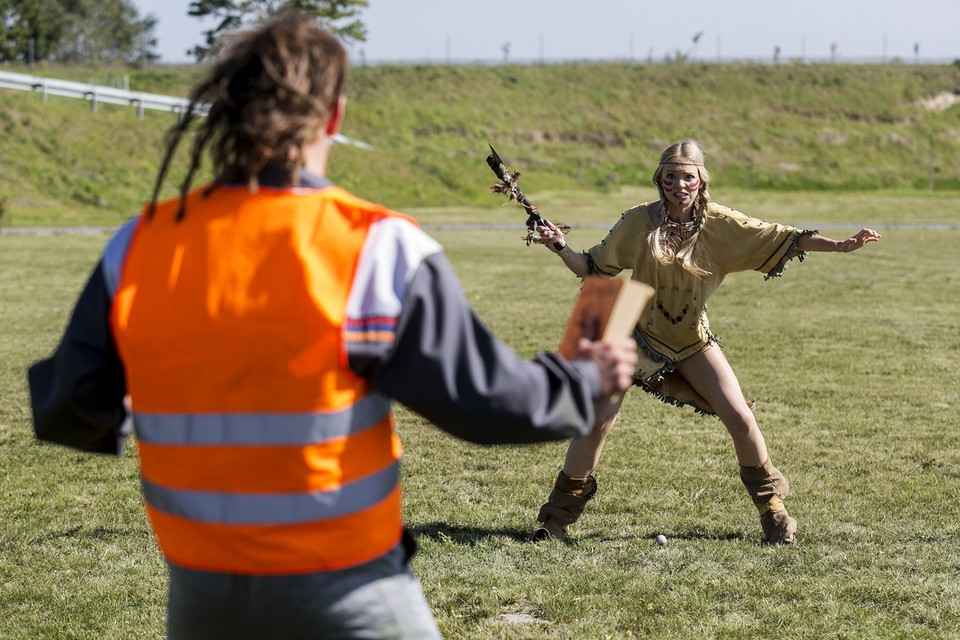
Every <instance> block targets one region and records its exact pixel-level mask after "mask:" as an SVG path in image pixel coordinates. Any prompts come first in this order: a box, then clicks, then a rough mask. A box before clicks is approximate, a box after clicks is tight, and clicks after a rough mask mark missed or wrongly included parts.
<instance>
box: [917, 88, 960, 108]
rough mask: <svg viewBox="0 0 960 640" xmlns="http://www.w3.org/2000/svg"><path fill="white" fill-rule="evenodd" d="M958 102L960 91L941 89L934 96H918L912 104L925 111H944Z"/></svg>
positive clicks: (959, 100)
mask: <svg viewBox="0 0 960 640" xmlns="http://www.w3.org/2000/svg"><path fill="white" fill-rule="evenodd" d="M958 102H960V93H956V92H954V91H941V92H940V93H938V94H937V95H935V96H929V97H927V98H920V99H919V100H916V101H914V103H913V104H914V105H916V106H918V107H920V108H922V109H926V110H927V111H946V110H947V109H949V108H950V107H952V106H953V105H955V104H957V103H958Z"/></svg>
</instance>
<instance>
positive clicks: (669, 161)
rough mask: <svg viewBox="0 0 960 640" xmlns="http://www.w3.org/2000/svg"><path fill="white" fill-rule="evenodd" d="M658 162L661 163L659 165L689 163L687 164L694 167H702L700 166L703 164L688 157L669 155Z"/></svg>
mask: <svg viewBox="0 0 960 640" xmlns="http://www.w3.org/2000/svg"><path fill="white" fill-rule="evenodd" d="M660 164H661V165H664V164H689V165H692V166H694V167H702V166H703V165H702V164H701V163H699V162H694V161H693V160H691V159H690V158H684V157H683V156H671V157H669V158H667V159H666V160H664V161H663V162H661V163H660Z"/></svg>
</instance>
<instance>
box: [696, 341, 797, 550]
mask: <svg viewBox="0 0 960 640" xmlns="http://www.w3.org/2000/svg"><path fill="white" fill-rule="evenodd" d="M679 370H680V373H681V374H682V375H683V377H684V378H686V379H687V381H688V382H689V383H690V384H691V385H692V386H693V388H694V389H696V391H697V392H698V393H700V395H702V396H703V397H704V398H705V399H706V400H707V402H709V403H710V405H711V406H712V407H713V409H714V411H716V413H717V416H718V417H719V418H720V420H721V421H722V422H723V424H724V426H725V427H726V428H727V431H728V432H729V433H730V436H731V437H732V438H733V446H734V449H735V450H736V453H737V460H738V461H739V462H740V479H741V481H743V485H744V487H746V489H747V493H748V494H749V495H750V498H751V499H752V500H753V503H754V505H755V506H756V507H757V510H758V511H759V513H760V525H761V527H762V528H763V534H764V538H765V539H766V541H767V542H769V543H773V544H792V543H793V542H794V540H795V533H796V531H797V521H796V520H795V519H793V518H791V517H790V514H788V513H787V510H786V508H785V507H784V506H783V499H784V498H786V497H787V494H788V493H789V491H790V484H789V483H788V482H787V479H786V478H785V477H784V476H783V474H782V473H780V471H779V470H778V469H777V468H776V467H774V466H773V464H772V463H771V462H770V457H769V454H768V453H767V444H766V442H765V441H764V439H763V434H762V433H760V428H759V427H758V426H757V421H756V418H755V417H754V415H753V411H751V410H750V407H748V406H747V401H746V399H744V397H743V391H741V389H740V383H739V382H738V381H737V376H736V375H735V374H734V373H733V369H732V368H731V367H730V364H729V363H728V362H727V358H726V357H725V356H724V355H723V352H722V351H721V350H720V347H719V346H717V345H714V344H711V345H708V346H707V347H705V348H704V349H702V350H701V351H699V352H698V353H697V354H695V355H693V356H691V357H689V358H687V359H686V360H684V361H683V362H681V363H680V367H679Z"/></svg>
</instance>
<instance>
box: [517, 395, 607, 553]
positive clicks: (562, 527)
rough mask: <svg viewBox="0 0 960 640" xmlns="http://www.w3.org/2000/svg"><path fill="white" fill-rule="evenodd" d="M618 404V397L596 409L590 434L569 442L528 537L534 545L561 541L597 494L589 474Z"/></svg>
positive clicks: (595, 484)
mask: <svg viewBox="0 0 960 640" xmlns="http://www.w3.org/2000/svg"><path fill="white" fill-rule="evenodd" d="M622 403H623V395H622V394H621V395H620V397H619V398H617V400H616V401H615V402H611V403H608V404H605V405H598V406H597V407H596V409H597V417H596V422H595V425H596V426H595V427H594V429H593V431H591V432H590V433H589V434H587V435H585V436H583V437H580V438H575V439H574V440H572V441H571V442H570V446H569V447H568V448H567V456H566V458H565V459H564V463H563V469H562V470H561V471H560V473H559V474H557V479H556V482H555V483H554V486H553V490H551V491H550V496H549V497H548V498H547V501H546V502H545V503H544V504H543V505H542V506H541V507H540V512H539V513H538V514H537V520H539V521H540V523H541V525H540V526H539V527H537V528H536V529H535V530H534V532H533V535H532V536H531V538H532V540H534V541H535V542H537V541H541V540H549V539H551V538H554V539H558V540H562V539H564V538H565V537H566V535H567V527H568V526H570V525H571V524H573V523H574V522H576V521H577V519H579V518H580V515H581V514H582V513H583V510H584V509H585V508H586V506H587V502H589V501H590V499H591V498H593V495H594V494H595V493H596V492H597V481H596V479H595V478H594V477H593V476H592V475H590V474H591V473H592V472H593V470H594V468H595V467H596V466H597V461H598V460H599V459H600V451H602V450H603V443H604V441H605V440H606V439H607V435H609V433H610V431H611V430H612V429H613V425H614V423H615V422H616V421H617V413H618V412H619V410H620V405H621V404H622Z"/></svg>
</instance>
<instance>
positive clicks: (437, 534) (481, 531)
mask: <svg viewBox="0 0 960 640" xmlns="http://www.w3.org/2000/svg"><path fill="white" fill-rule="evenodd" d="M533 529H534V527H532V526H531V527H530V529H516V528H489V527H465V526H460V525H455V524H449V523H446V522H430V523H427V524H422V525H419V526H415V527H410V533H412V534H413V535H414V537H416V538H429V539H430V540H434V541H437V542H453V543H454V544H460V545H464V546H474V545H476V544H477V543H479V542H484V541H487V540H490V539H493V538H509V539H511V540H514V541H515V542H531V540H530V536H531V534H532V533H533ZM660 533H663V534H664V535H666V536H667V539H668V540H674V541H676V540H687V541H695V540H699V541H715V542H753V541H756V542H757V544H759V542H760V541H759V538H757V537H756V536H752V535H750V534H747V533H745V532H743V531H729V532H726V533H718V532H706V531H700V530H698V529H690V530H688V531H684V532H669V531H666V532H665V531H655V532H651V533H640V534H636V535H612V534H610V533H590V534H585V535H577V534H576V533H574V532H571V534H570V537H568V538H567V539H566V540H563V541H562V543H563V544H567V545H572V546H575V545H577V544H578V543H580V542H587V541H590V542H630V541H650V542H653V541H654V540H655V539H656V537H657V535H658V534H660ZM548 542H555V541H548Z"/></svg>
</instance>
